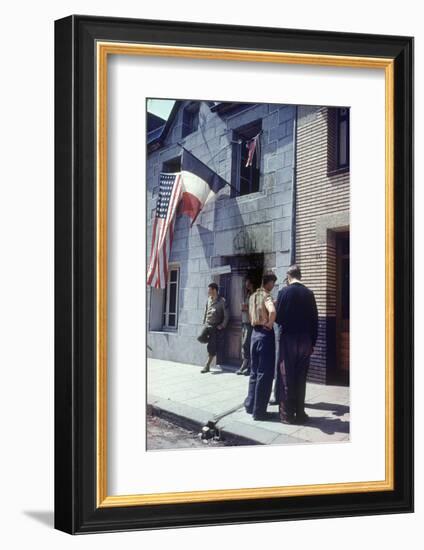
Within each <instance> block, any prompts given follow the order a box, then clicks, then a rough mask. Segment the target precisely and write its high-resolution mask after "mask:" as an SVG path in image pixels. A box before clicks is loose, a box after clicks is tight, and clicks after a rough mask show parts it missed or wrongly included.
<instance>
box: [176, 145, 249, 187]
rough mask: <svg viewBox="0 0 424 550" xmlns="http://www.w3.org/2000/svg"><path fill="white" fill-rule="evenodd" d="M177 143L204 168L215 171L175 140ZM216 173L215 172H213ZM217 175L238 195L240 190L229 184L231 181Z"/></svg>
mask: <svg viewBox="0 0 424 550" xmlns="http://www.w3.org/2000/svg"><path fill="white" fill-rule="evenodd" d="M177 145H179V146H180V147H181V149H183V150H184V151H187V153H189V154H190V155H191V156H192V157H194V158H195V159H196V160H197V161H199V162H200V163H201V164H203V166H206V168H208V169H209V170H211V171H212V172H215V170H212V168H211V167H210V166H208V165H207V164H206V163H205V162H203V161H202V160H200V159H199V158H198V157H196V155H193V153H192V152H191V151H189V150H188V149H186V148H185V147H184V145H183V144H182V143H180V142H178V141H177ZM215 174H216V172H215ZM217 176H219V177H220V178H221V179H222V181H223V182H224V183H225V185H228V186H229V187H231V189H232V190H233V191H235V192H236V193H237V195H240V191H239V190H238V189H237V188H236V187H234V185H231V183H229V182H228V181H227V180H226V179H224V178H223V177H222V176H220V175H219V174H217Z"/></svg>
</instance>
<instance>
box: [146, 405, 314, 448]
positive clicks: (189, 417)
mask: <svg viewBox="0 0 424 550" xmlns="http://www.w3.org/2000/svg"><path fill="white" fill-rule="evenodd" d="M149 398H150V400H151V401H150V403H148V405H147V414H148V415H151V416H158V417H160V418H163V419H164V420H168V421H170V422H171V423H173V424H175V425H177V426H179V427H180V428H184V429H186V430H189V431H198V432H200V430H201V429H202V428H203V427H204V426H206V425H208V423H211V422H212V423H213V424H214V425H215V426H216V428H217V430H218V431H219V434H220V436H221V437H222V440H223V441H227V442H231V443H232V444H233V445H269V444H271V443H272V444H290V443H291V444H299V443H305V441H304V440H302V439H299V438H297V437H294V436H290V435H284V434H279V433H277V432H273V431H272V430H267V429H264V428H261V427H260V426H249V425H246V424H244V423H243V422H239V421H237V420H233V419H232V418H229V415H227V416H224V417H221V418H219V419H218V420H216V415H215V414H213V413H211V412H209V411H205V410H203V409H197V408H194V407H190V406H188V405H183V404H182V403H177V402H175V401H172V400H171V399H161V398H158V397H154V396H149Z"/></svg>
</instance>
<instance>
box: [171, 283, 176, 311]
mask: <svg viewBox="0 0 424 550" xmlns="http://www.w3.org/2000/svg"><path fill="white" fill-rule="evenodd" d="M176 312H177V285H176V284H175V283H171V284H170V285H169V313H176Z"/></svg>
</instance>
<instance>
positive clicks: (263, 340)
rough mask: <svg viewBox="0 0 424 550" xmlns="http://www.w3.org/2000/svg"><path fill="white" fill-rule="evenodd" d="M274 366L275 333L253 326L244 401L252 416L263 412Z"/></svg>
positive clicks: (270, 387) (268, 395)
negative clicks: (248, 375)
mask: <svg viewBox="0 0 424 550" xmlns="http://www.w3.org/2000/svg"><path fill="white" fill-rule="evenodd" d="M274 366H275V334H274V331H273V330H267V329H266V328H263V327H254V328H253V331H252V337H251V343H250V379H249V390H248V394H247V397H246V399H245V402H244V406H245V407H246V411H247V412H248V413H250V414H253V416H258V417H259V416H261V415H263V414H265V412H266V408H267V405H268V401H269V397H270V395H271V389H272V380H273V378H274Z"/></svg>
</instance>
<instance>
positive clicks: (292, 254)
mask: <svg viewBox="0 0 424 550" xmlns="http://www.w3.org/2000/svg"><path fill="white" fill-rule="evenodd" d="M297 116H298V106H297V105H296V106H295V111H294V119H293V168H292V170H293V175H292V223H291V243H290V244H291V246H290V264H291V265H292V264H294V263H295V262H296V184H297Z"/></svg>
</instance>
